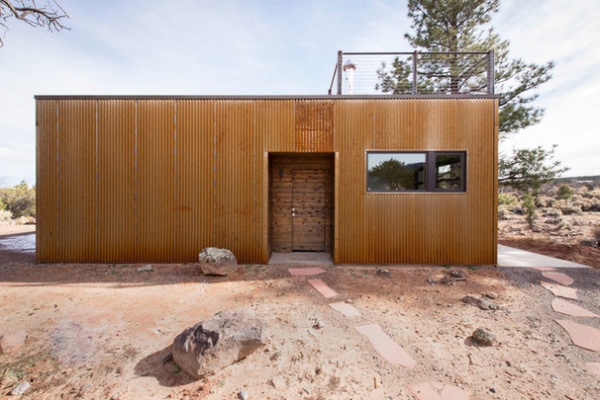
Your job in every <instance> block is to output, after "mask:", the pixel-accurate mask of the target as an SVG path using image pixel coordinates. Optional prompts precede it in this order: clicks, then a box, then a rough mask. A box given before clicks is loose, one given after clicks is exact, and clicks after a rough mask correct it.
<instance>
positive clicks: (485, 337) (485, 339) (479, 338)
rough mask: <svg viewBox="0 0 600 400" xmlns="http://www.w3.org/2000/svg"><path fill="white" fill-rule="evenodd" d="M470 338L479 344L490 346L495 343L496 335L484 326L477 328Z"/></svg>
mask: <svg viewBox="0 0 600 400" xmlns="http://www.w3.org/2000/svg"><path fill="white" fill-rule="evenodd" d="M471 338H472V339H473V340H474V341H475V342H477V343H478V344H480V345H483V346H492V345H493V344H494V343H496V335H494V334H493V333H492V332H490V331H488V330H487V329H485V328H477V329H476V330H475V332H473V335H471Z"/></svg>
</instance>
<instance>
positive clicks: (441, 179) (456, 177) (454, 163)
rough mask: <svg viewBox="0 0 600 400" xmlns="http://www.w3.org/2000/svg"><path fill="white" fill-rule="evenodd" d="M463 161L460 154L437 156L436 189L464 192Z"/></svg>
mask: <svg viewBox="0 0 600 400" xmlns="http://www.w3.org/2000/svg"><path fill="white" fill-rule="evenodd" d="M462 166H463V161H462V154H460V153H436V154H435V188H436V189H439V190H462V188H463V184H462V180H463V167H462Z"/></svg>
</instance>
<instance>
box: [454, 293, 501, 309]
mask: <svg viewBox="0 0 600 400" xmlns="http://www.w3.org/2000/svg"><path fill="white" fill-rule="evenodd" d="M462 301H463V302H465V303H467V304H473V305H475V306H477V307H479V308H481V309H482V310H499V309H500V306H499V305H498V304H496V303H492V302H491V301H487V300H484V299H480V298H479V297H477V296H475V295H472V294H468V295H466V296H465V297H463V298H462Z"/></svg>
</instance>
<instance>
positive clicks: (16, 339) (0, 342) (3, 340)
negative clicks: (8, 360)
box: [0, 330, 27, 354]
mask: <svg viewBox="0 0 600 400" xmlns="http://www.w3.org/2000/svg"><path fill="white" fill-rule="evenodd" d="M26 338H27V332H25V331H24V330H18V331H14V332H11V333H7V334H5V335H2V337H0V354H1V353H4V354H8V353H12V352H13V351H17V350H18V349H19V348H21V346H23V344H24V343H25V339H26Z"/></svg>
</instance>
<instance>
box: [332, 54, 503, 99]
mask: <svg viewBox="0 0 600 400" xmlns="http://www.w3.org/2000/svg"><path fill="white" fill-rule="evenodd" d="M334 91H335V94H337V95H381V94H390V95H448V96H461V97H463V96H465V95H493V94H494V52H493V51H488V52H417V51H414V52H412V53H345V52H343V51H338V59H337V63H336V66H335V69H334V72H333V77H332V79H331V84H330V86H329V94H330V95H331V94H333V92H334Z"/></svg>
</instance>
